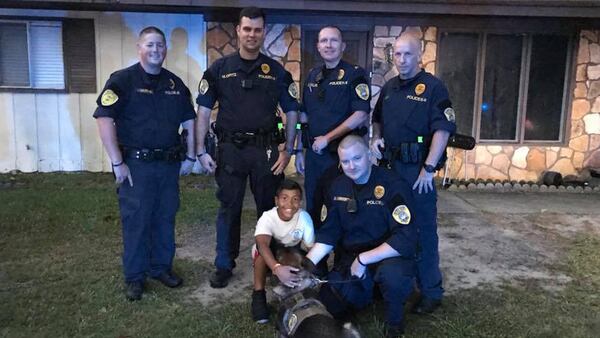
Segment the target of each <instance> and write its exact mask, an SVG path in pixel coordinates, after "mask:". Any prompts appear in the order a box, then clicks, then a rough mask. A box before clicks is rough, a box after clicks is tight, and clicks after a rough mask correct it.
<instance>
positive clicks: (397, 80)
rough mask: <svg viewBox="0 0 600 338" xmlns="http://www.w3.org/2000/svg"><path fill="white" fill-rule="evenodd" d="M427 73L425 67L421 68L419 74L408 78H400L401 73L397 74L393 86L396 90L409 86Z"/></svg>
mask: <svg viewBox="0 0 600 338" xmlns="http://www.w3.org/2000/svg"><path fill="white" fill-rule="evenodd" d="M424 74H425V70H424V69H423V68H421V71H420V72H418V73H417V75H415V76H413V77H411V78H410V79H406V80H402V79H401V78H400V75H398V76H396V77H395V78H394V79H395V81H394V83H393V86H392V87H393V88H394V89H395V90H398V89H400V88H402V87H408V86H410V85H412V84H413V83H414V82H415V81H417V80H418V79H420V78H421V77H422V76H423V75H424Z"/></svg>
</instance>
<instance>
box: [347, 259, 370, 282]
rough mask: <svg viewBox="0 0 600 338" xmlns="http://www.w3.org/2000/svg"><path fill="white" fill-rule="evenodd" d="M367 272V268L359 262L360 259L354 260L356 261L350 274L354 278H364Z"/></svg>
mask: <svg viewBox="0 0 600 338" xmlns="http://www.w3.org/2000/svg"><path fill="white" fill-rule="evenodd" d="M366 270H367V267H366V266H364V265H362V264H360V263H359V262H358V259H354V261H353V262H352V266H350V273H351V274H352V276H355V277H358V278H363V277H364V276H365V272H366Z"/></svg>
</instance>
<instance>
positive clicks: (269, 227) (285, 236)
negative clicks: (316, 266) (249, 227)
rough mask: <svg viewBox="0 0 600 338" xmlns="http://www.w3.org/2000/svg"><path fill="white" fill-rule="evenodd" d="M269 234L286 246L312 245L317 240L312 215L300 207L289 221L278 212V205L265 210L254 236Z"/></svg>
mask: <svg viewBox="0 0 600 338" xmlns="http://www.w3.org/2000/svg"><path fill="white" fill-rule="evenodd" d="M258 235H268V236H271V237H272V238H273V239H274V240H276V241H278V242H279V243H281V244H283V245H284V246H286V247H290V246H295V245H298V244H299V243H300V242H302V243H303V244H304V246H306V247H307V248H308V247H311V246H312V245H313V244H314V242H315V232H314V228H313V222H312V219H311V218H310V215H309V214H308V213H307V212H306V211H304V210H302V209H300V210H298V212H296V213H295V214H294V216H292V219H290V220H289V221H284V220H282V219H281V218H280V217H279V214H278V213H277V207H273V209H271V210H268V211H265V212H264V213H263V214H262V216H260V218H259V219H258V222H257V223H256V230H255V231H254V237H256V236H258Z"/></svg>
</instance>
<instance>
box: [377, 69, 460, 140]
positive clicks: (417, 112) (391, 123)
mask: <svg viewBox="0 0 600 338" xmlns="http://www.w3.org/2000/svg"><path fill="white" fill-rule="evenodd" d="M450 107H451V103H450V100H449V98H448V90H447V89H446V86H445V85H444V84H443V83H442V81H441V80H439V79H438V78H436V77H435V76H433V75H431V74H430V73H427V72H425V71H424V70H421V72H419V73H418V74H417V75H416V76H415V77H413V78H412V79H408V80H401V79H400V77H399V76H396V77H394V78H393V79H391V80H389V81H388V82H386V84H385V85H384V86H383V88H382V89H381V93H380V94H379V99H378V100H377V104H376V105H375V109H374V110H373V122H376V123H380V124H381V125H382V126H383V128H382V129H383V135H382V136H383V139H384V140H385V145H386V146H391V147H397V146H398V145H399V144H400V143H404V142H417V137H418V136H424V137H431V136H432V135H433V133H434V132H435V131H436V130H446V131H448V132H450V134H453V133H454V131H455V130H456V124H455V123H454V113H453V111H452V113H451V115H449V116H446V115H445V114H444V111H445V110H446V108H450Z"/></svg>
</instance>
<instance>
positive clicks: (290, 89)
mask: <svg viewBox="0 0 600 338" xmlns="http://www.w3.org/2000/svg"><path fill="white" fill-rule="evenodd" d="M288 93H289V94H290V96H291V97H293V98H295V99H296V100H297V99H298V87H297V86H296V83H295V82H292V83H290V85H289V86H288Z"/></svg>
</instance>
